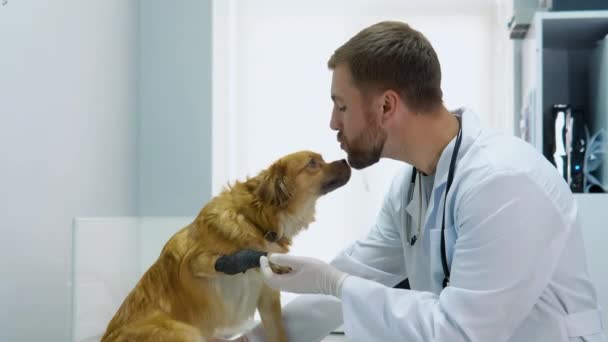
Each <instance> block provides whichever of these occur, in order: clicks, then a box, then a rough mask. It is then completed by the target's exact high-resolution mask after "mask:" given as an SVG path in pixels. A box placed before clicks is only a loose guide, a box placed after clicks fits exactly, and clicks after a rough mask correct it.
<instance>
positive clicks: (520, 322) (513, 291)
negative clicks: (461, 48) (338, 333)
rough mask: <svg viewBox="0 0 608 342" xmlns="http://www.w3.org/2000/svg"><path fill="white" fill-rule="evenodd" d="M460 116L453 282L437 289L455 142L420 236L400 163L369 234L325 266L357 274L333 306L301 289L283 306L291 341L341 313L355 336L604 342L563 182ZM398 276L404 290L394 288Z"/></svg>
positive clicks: (522, 149) (314, 333) (455, 341)
mask: <svg viewBox="0 0 608 342" xmlns="http://www.w3.org/2000/svg"><path fill="white" fill-rule="evenodd" d="M459 114H460V115H461V116H462V130H463V132H462V144H461V147H460V151H459V153H458V160H457V167H456V173H455V177H454V181H453V184H452V187H451V189H450V193H449V194H448V197H447V207H446V246H447V258H448V264H449V265H450V269H451V279H450V280H451V282H450V286H448V287H447V288H446V289H444V290H442V286H441V284H442V280H443V269H442V266H441V251H440V243H441V216H442V215H441V214H442V206H443V201H444V196H445V193H444V191H445V186H446V179H447V173H448V166H449V162H450V158H451V155H452V151H453V146H454V140H453V141H452V142H451V143H450V144H449V145H448V146H447V147H446V148H445V150H444V151H443V152H442V154H441V157H440V159H439V163H438V165H437V171H436V174H435V183H434V185H433V191H432V193H431V198H430V202H429V207H428V210H427V215H426V218H425V219H424V222H423V235H422V237H421V238H419V239H418V242H417V243H416V244H415V245H414V246H410V245H409V241H410V238H411V236H412V234H415V230H416V229H417V228H416V227H417V222H416V220H417V217H418V215H417V213H418V210H419V208H418V206H419V203H418V196H413V200H412V202H411V203H407V198H408V191H409V187H410V180H411V177H410V176H411V172H412V168H411V167H404V169H403V171H402V172H400V173H399V174H398V175H397V176H396V177H395V179H394V181H393V183H392V185H391V188H390V190H389V193H388V194H387V196H386V197H385V201H384V204H383V207H382V209H381V211H380V213H379V215H378V218H377V222H376V224H375V225H374V226H373V227H372V229H371V231H370V232H369V235H368V236H367V238H366V239H365V240H363V241H358V242H356V243H354V244H353V245H352V246H351V247H350V248H348V249H346V250H345V251H343V252H342V253H341V254H339V255H338V256H337V258H336V259H335V260H334V261H333V262H332V264H333V265H334V266H335V267H337V268H339V269H341V270H343V271H345V272H347V273H349V274H351V275H353V276H352V277H348V278H347V279H346V280H345V282H344V286H343V288H342V295H341V302H340V301H339V300H337V299H335V298H333V297H329V296H319V295H304V296H300V297H299V298H297V299H296V300H294V301H293V302H291V303H289V304H288V305H287V306H286V307H285V308H284V320H285V323H286V329H287V333H288V337H289V341H290V342H311V341H320V340H321V339H322V337H323V336H324V335H326V334H327V333H328V332H329V331H331V330H332V329H335V328H336V327H337V326H339V325H340V324H341V323H342V318H343V323H344V331H345V333H346V335H347V337H348V340H349V341H352V342H354V341H365V342H370V341H382V342H390V341H395V342H397V341H449V342H459V341H472V342H490V341H491V342H503V341H505V342H506V341H509V342H562V341H588V342H590V341H606V335H605V332H604V329H603V327H602V317H601V310H600V308H599V304H598V300H597V295H596V291H595V288H594V286H593V284H592V283H591V281H590V279H589V274H588V271H587V266H586V260H585V251H584V246H583V240H582V235H581V228H580V225H579V220H578V218H577V205H576V202H575V200H574V197H573V196H572V194H571V192H570V190H569V188H568V186H567V184H566V183H565V182H564V181H563V180H562V179H561V178H560V176H559V174H558V173H557V172H556V171H555V169H554V167H553V166H552V165H551V164H550V163H549V162H547V161H546V160H545V159H544V158H543V157H542V155H540V154H539V153H538V152H537V151H535V150H534V149H533V147H532V146H530V145H529V144H528V143H526V142H524V141H523V140H520V139H517V138H514V137H510V136H506V135H500V134H491V133H487V132H484V131H482V130H481V128H480V126H479V120H478V118H477V117H476V116H475V115H474V114H473V113H472V112H470V111H466V110H462V111H460V113H459ZM415 186H418V184H416V185H415ZM416 191H417V190H416ZM415 193H417V192H415ZM405 278H408V279H409V281H410V285H411V287H412V291H408V290H401V289H393V288H392V287H393V286H394V285H396V284H397V283H399V282H400V281H401V280H403V279H405ZM341 316H342V317H341Z"/></svg>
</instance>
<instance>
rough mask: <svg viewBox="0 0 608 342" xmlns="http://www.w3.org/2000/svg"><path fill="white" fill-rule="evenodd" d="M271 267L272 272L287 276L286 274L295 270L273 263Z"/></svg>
mask: <svg viewBox="0 0 608 342" xmlns="http://www.w3.org/2000/svg"><path fill="white" fill-rule="evenodd" d="M269 265H270V269H271V270H272V272H274V273H276V274H285V273H290V272H291V271H293V268H291V267H289V266H279V265H276V264H273V263H271V262H269Z"/></svg>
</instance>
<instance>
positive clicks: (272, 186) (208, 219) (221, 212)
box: [102, 151, 350, 342]
mask: <svg viewBox="0 0 608 342" xmlns="http://www.w3.org/2000/svg"><path fill="white" fill-rule="evenodd" d="M349 178H350V167H349V166H348V164H347V163H346V162H345V161H344V160H340V161H335V162H333V163H325V161H324V160H323V158H322V157H321V156H320V155H319V154H317V153H314V152H310V151H301V152H297V153H293V154H290V155H287V156H285V157H283V158H281V159H279V160H278V161H276V162H275V163H274V164H272V165H271V166H270V167H269V168H268V169H266V170H264V171H262V172H260V174H258V175H257V176H255V177H253V178H249V179H247V180H246V181H245V182H236V183H235V184H234V185H233V186H231V187H228V188H227V189H225V190H224V191H223V192H221V193H220V194H219V195H218V196H216V197H214V198H213V199H212V200H211V201H210V202H209V203H208V204H207V205H206V206H205V207H204V208H203V209H202V210H201V212H200V214H199V215H198V217H197V218H196V219H195V220H194V222H192V223H191V224H190V225H188V226H186V227H185V228H183V229H182V230H180V231H179V232H177V233H176V234H175V235H174V236H173V237H172V238H171V239H170V240H169V241H168V242H167V244H166V245H165V247H164V248H163V250H162V252H161V254H160V256H159V258H158V260H157V261H156V262H155V263H154V264H153V265H152V266H151V267H150V269H148V271H147V272H146V273H145V274H144V275H143V277H142V278H141V280H140V281H139V283H138V284H137V285H136V286H135V288H134V289H133V290H132V291H131V293H130V294H129V295H128V296H127V298H126V299H125V300H124V302H123V303H122V305H121V307H120V309H119V310H118V312H117V313H116V314H115V316H114V318H113V319H112V320H111V322H110V323H109V325H108V327H107V330H106V332H105V334H104V336H103V338H102V342H117V341H172V342H180V341H184V342H186V341H187V342H193V341H207V340H209V339H210V338H212V337H213V336H214V335H215V334H216V333H218V332H219V331H221V330H222V329H226V328H230V327H233V326H237V325H238V324H240V323H242V322H243V321H245V320H247V319H248V318H250V317H251V316H252V315H253V313H254V312H255V309H256V308H257V309H258V310H259V312H260V316H261V318H262V324H263V326H264V330H265V332H266V334H267V337H268V340H269V341H272V342H275V341H281V342H283V341H286V337H285V331H284V329H283V325H282V320H281V304H280V297H279V293H278V292H277V291H275V290H272V289H271V288H269V287H267V286H266V285H264V282H263V280H262V276H261V274H260V270H259V268H254V269H250V270H248V271H247V272H245V273H241V274H238V275H232V276H230V275H226V274H223V273H218V272H217V271H216V270H215V263H216V261H217V260H218V258H220V257H221V256H224V255H231V254H233V253H236V252H238V251H240V250H244V249H253V250H257V251H264V252H276V253H285V252H287V251H288V250H289V246H290V244H291V240H292V238H293V237H294V236H295V235H296V234H298V233H299V232H300V231H301V230H302V229H303V228H306V227H307V226H308V225H309V224H310V223H311V222H313V220H314V213H315V203H316V201H317V199H318V198H319V197H320V196H322V195H324V194H326V193H328V192H330V191H332V190H334V189H336V188H338V187H340V186H342V185H344V184H346V182H348V179H349Z"/></svg>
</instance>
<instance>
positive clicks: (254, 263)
mask: <svg viewBox="0 0 608 342" xmlns="http://www.w3.org/2000/svg"><path fill="white" fill-rule="evenodd" d="M267 254H268V253H266V252H260V251H254V250H251V249H244V250H242V251H238V252H236V253H234V254H230V255H224V256H222V257H220V258H219V259H217V261H216V262H215V270H216V271H218V272H222V273H225V274H229V275H234V274H239V273H245V272H246V271H247V270H248V269H250V268H256V267H260V257H261V256H262V255H267Z"/></svg>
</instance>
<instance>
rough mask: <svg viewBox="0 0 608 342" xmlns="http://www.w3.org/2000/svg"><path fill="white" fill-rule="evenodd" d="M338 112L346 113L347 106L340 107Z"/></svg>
mask: <svg viewBox="0 0 608 342" xmlns="http://www.w3.org/2000/svg"><path fill="white" fill-rule="evenodd" d="M338 110H339V111H341V112H343V113H344V112H346V106H342V107H338Z"/></svg>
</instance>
